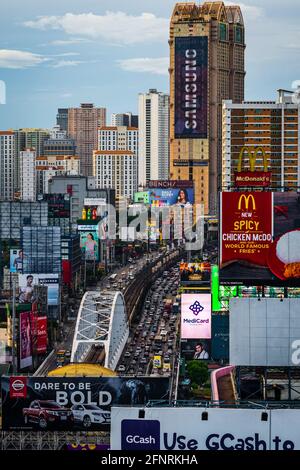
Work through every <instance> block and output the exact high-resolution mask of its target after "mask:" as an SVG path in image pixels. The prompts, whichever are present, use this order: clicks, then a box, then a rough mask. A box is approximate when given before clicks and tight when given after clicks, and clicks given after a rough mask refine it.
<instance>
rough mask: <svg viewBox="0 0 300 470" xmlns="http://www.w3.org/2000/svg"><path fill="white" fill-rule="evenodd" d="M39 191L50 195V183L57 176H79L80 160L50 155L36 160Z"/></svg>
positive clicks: (72, 157)
mask: <svg viewBox="0 0 300 470" xmlns="http://www.w3.org/2000/svg"><path fill="white" fill-rule="evenodd" d="M36 173H37V191H38V193H39V194H48V192H49V181H50V180H51V179H52V178H53V176H57V175H73V176H74V175H79V173H80V160H79V157H77V156H69V155H48V156H44V155H43V156H40V157H37V158H36Z"/></svg>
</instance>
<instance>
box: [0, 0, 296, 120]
mask: <svg viewBox="0 0 300 470" xmlns="http://www.w3.org/2000/svg"><path fill="white" fill-rule="evenodd" d="M175 3H176V2H175V1H173V0H109V1H107V0H51V1H50V0H49V1H48V0H26V1H25V0H1V7H0V9H1V12H0V80H2V81H4V82H5V84H6V90H7V93H6V105H1V104H0V129H8V128H18V127H51V126H52V125H53V124H55V116H56V110H57V108H58V107H69V106H77V105H79V103H80V102H94V103H95V104H96V105H99V106H105V107H107V110H108V122H109V121H110V114H111V113H112V112H126V111H132V112H136V111H137V95H138V93H139V92H144V91H147V90H148V89H149V88H157V89H159V90H160V91H165V92H168V90H169V81H168V72H167V67H168V54H169V50H168V43H167V40H168V25H169V18H170V15H171V12H172V9H173V6H174V4H175ZM227 3H230V2H227ZM234 3H238V4H240V5H241V7H242V10H243V13H244V19H245V23H246V42H247V49H246V70H247V77H246V96H245V98H246V99H249V100H250V99H274V97H275V94H276V90H277V89H278V88H288V89H290V88H291V87H292V84H293V82H294V81H296V80H298V79H300V71H299V64H300V60H299V59H300V23H299V18H300V2H299V0H285V1H284V2H282V0H244V1H243V2H234ZM0 102H1V95H0Z"/></svg>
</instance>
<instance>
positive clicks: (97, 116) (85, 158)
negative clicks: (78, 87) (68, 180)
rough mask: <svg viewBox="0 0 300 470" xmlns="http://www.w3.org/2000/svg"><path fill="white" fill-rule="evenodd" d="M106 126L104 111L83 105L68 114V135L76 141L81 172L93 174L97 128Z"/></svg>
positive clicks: (70, 110) (71, 109)
mask: <svg viewBox="0 0 300 470" xmlns="http://www.w3.org/2000/svg"><path fill="white" fill-rule="evenodd" d="M105 124H106V109H105V108H95V107H94V105H93V104H91V103H84V104H81V105H80V108H70V109H69V112H68V135H69V137H71V138H73V139H75V141H76V153H77V155H78V156H79V158H80V167H81V172H82V174H83V175H85V176H91V175H92V174H93V150H95V149H96V148H97V137H98V128H99V127H102V126H105Z"/></svg>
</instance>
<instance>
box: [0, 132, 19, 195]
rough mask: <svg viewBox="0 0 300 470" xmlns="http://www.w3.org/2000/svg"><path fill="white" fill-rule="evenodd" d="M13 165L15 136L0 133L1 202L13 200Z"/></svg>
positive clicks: (10, 133) (11, 133) (12, 133)
mask: <svg viewBox="0 0 300 470" xmlns="http://www.w3.org/2000/svg"><path fill="white" fill-rule="evenodd" d="M15 164H16V162H15V134H14V132H13V131H0V198H1V200H2V201H3V200H4V201H11V200H13V199H14V189H15V185H14V177H15Z"/></svg>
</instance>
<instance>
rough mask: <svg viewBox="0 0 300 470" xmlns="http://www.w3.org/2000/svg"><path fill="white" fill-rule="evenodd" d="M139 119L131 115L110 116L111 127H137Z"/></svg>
mask: <svg viewBox="0 0 300 470" xmlns="http://www.w3.org/2000/svg"><path fill="white" fill-rule="evenodd" d="M138 123H139V117H138V116H137V115H135V114H132V113H119V114H118V113H113V114H112V115H111V125H112V126H129V127H138Z"/></svg>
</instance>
